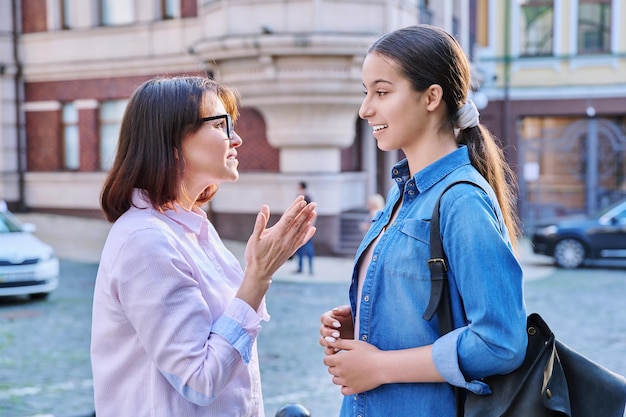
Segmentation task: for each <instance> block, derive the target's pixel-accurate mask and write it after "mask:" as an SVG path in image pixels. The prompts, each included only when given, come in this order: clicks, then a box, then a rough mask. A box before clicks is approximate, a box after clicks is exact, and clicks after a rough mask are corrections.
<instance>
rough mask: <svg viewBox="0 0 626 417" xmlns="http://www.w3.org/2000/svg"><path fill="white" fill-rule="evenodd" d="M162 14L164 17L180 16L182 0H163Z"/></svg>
mask: <svg viewBox="0 0 626 417" xmlns="http://www.w3.org/2000/svg"><path fill="white" fill-rule="evenodd" d="M161 16H162V17H163V19H174V18H177V17H180V0H161Z"/></svg>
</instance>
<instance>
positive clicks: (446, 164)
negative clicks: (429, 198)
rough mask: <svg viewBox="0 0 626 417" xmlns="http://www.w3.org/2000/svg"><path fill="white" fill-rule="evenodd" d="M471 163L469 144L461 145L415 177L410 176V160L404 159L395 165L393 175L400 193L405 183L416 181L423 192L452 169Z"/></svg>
mask: <svg viewBox="0 0 626 417" xmlns="http://www.w3.org/2000/svg"><path fill="white" fill-rule="evenodd" d="M470 164H471V162H470V159H469V153H468V150H467V146H465V145H459V148H458V149H457V150H456V151H454V152H451V153H449V154H448V155H446V156H444V157H443V158H441V159H438V160H437V161H435V162H433V163H432V164H430V165H428V166H427V167H425V168H423V169H422V170H421V171H419V172H417V173H416V174H415V175H414V176H413V178H411V177H410V175H411V174H410V170H409V162H408V161H407V160H406V159H403V160H402V161H400V162H398V163H397V164H396V165H395V166H394V167H393V169H392V171H391V177H392V178H393V180H394V182H395V183H396V185H397V186H398V188H399V189H400V193H402V192H403V191H404V188H405V185H406V184H407V183H410V182H415V185H416V188H417V190H418V191H419V192H420V193H423V192H424V191H426V190H428V189H429V188H431V187H432V186H433V185H435V184H436V183H438V182H439V181H441V180H442V179H443V178H445V177H446V176H447V175H448V174H450V173H451V172H452V171H454V170H456V169H458V168H460V167H461V166H463V165H470Z"/></svg>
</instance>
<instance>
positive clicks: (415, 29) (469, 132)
mask: <svg viewBox="0 0 626 417" xmlns="http://www.w3.org/2000/svg"><path fill="white" fill-rule="evenodd" d="M368 53H377V54H380V55H381V56H384V57H386V58H389V59H391V60H392V61H393V62H394V63H395V64H396V65H398V67H399V69H400V71H402V73H403V74H404V76H405V77H406V78H407V79H408V80H409V81H410V82H411V84H412V86H413V89H414V90H415V91H416V92H422V91H425V90H426V89H428V87H430V86H431V85H433V84H437V85H439V86H441V89H442V90H443V102H444V103H445V105H446V109H447V115H448V117H447V119H446V120H445V121H444V125H443V126H441V128H442V129H454V126H455V123H456V121H457V114H458V110H459V109H460V108H461V106H463V104H465V102H466V100H467V94H468V93H469V89H470V82H471V76H470V65H469V61H468V60H467V57H466V56H465V53H464V52H463V49H462V48H461V46H460V45H459V43H458V42H457V41H456V39H454V37H452V36H451V35H450V34H449V33H447V32H446V31H444V30H443V29H441V28H439V27H436V26H431V25H416V26H410V27H406V28H403V29H398V30H396V31H393V32H389V33H387V34H385V35H383V36H382V37H381V38H380V39H378V40H377V41H376V42H375V43H374V44H372V46H370V48H369V50H368ZM457 142H458V143H459V144H464V145H467V148H468V151H469V156H470V161H471V163H472V165H473V166H474V167H475V168H476V169H477V170H478V172H480V174H481V175H482V176H483V177H485V179H486V180H487V181H488V182H489V184H490V185H491V187H492V188H493V190H494V192H495V193H496V196H497V198H498V203H499V204H500V207H501V210H502V214H503V216H504V222H505V224H506V226H507V228H508V229H509V232H510V235H511V240H512V242H513V243H514V244H515V242H516V240H517V237H518V235H519V233H520V228H519V221H518V218H517V214H516V210H515V189H514V184H515V183H516V180H515V173H514V172H513V170H512V169H511V168H510V166H509V165H508V163H507V161H506V158H505V156H504V152H503V151H502V148H501V146H500V145H499V143H497V142H496V139H495V138H494V137H493V136H492V135H491V133H490V132H489V131H488V130H487V128H486V127H485V126H483V125H481V124H478V126H476V127H473V128H467V129H463V130H460V131H459V133H458V135H457Z"/></svg>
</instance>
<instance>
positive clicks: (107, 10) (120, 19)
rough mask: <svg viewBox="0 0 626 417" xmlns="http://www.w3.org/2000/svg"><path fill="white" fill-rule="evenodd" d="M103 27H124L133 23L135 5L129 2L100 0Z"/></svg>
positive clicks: (123, 0) (128, 0) (127, 0)
mask: <svg viewBox="0 0 626 417" xmlns="http://www.w3.org/2000/svg"><path fill="white" fill-rule="evenodd" d="M100 20H101V23H102V25H103V26H115V25H126V24H129V23H133V22H134V21H135V4H134V1H130V0H100Z"/></svg>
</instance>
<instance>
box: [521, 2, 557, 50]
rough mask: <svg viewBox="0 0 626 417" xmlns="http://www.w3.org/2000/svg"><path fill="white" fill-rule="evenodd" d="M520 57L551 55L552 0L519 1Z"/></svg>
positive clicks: (552, 29)
mask: <svg viewBox="0 0 626 417" xmlns="http://www.w3.org/2000/svg"><path fill="white" fill-rule="evenodd" d="M520 8H521V10H520V17H521V18H520V31H519V33H520V34H521V36H520V55H525V56H536V55H544V56H545V55H551V54H552V53H553V48H554V44H553V43H554V42H553V40H554V39H553V37H554V0H520Z"/></svg>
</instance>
